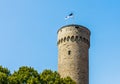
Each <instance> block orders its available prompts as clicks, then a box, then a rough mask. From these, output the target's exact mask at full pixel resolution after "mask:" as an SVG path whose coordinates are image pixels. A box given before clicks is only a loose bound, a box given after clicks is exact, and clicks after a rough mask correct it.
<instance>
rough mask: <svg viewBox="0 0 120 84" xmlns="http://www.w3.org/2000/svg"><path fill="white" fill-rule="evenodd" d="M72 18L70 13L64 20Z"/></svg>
mask: <svg viewBox="0 0 120 84" xmlns="http://www.w3.org/2000/svg"><path fill="white" fill-rule="evenodd" d="M72 17H73V13H70V14H69V15H68V16H66V17H65V20H67V19H69V18H72Z"/></svg>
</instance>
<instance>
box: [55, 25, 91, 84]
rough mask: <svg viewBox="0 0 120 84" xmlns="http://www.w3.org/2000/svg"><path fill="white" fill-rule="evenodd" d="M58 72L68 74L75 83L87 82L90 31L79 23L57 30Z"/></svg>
mask: <svg viewBox="0 0 120 84" xmlns="http://www.w3.org/2000/svg"><path fill="white" fill-rule="evenodd" d="M57 44H58V72H59V74H60V75H61V77H63V78H64V77H67V76H70V77H71V78H72V79H73V80H75V81H76V83H77V84H89V57H88V52H89V50H88V49H89V47H90V31H89V30H88V29H87V28H86V27H83V26H80V25H67V26H63V27H62V28H60V29H59V30H58V42H57Z"/></svg>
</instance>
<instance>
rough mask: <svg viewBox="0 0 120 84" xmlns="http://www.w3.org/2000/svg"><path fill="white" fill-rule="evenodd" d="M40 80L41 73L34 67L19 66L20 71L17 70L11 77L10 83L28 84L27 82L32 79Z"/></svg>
mask: <svg viewBox="0 0 120 84" xmlns="http://www.w3.org/2000/svg"><path fill="white" fill-rule="evenodd" d="M34 78H35V79H36V80H37V79H38V80H39V74H38V72H37V71H36V70H34V68H32V67H27V66H22V67H20V68H19V70H18V71H15V72H14V73H13V74H12V75H11V76H10V77H9V83H10V84H16V83H17V84H19V83H20V84H24V83H25V84H27V82H30V80H33V79H34Z"/></svg>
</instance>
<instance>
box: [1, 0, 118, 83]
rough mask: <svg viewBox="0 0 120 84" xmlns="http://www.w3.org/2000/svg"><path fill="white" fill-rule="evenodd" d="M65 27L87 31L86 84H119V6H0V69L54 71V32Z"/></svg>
mask: <svg viewBox="0 0 120 84" xmlns="http://www.w3.org/2000/svg"><path fill="white" fill-rule="evenodd" d="M70 12H73V13H74V19H72V20H71V19H70V20H68V21H67V22H66V21H65V20H64V17H65V16H66V15H68V14H69V13H70ZM71 23H74V24H80V25H84V26H86V27H88V28H89V29H90V31H91V47H90V50H89V66H90V70H89V74H90V79H89V80H90V84H119V83H120V44H119V43H120V1H119V0H0V65H2V66H4V67H8V68H9V69H10V70H11V72H13V71H14V70H18V68H19V67H20V66H24V65H25V66H32V67H34V68H35V69H36V70H38V71H39V72H41V71H43V70H44V69H52V70H57V58H58V56H57V44H56V43H57V30H58V29H59V28H60V27H62V26H64V25H66V24H71Z"/></svg>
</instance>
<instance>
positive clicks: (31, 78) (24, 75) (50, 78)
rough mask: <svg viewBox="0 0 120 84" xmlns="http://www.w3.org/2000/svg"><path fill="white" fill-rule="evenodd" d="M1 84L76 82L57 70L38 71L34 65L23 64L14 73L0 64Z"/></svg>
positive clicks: (67, 83)
mask: <svg viewBox="0 0 120 84" xmlns="http://www.w3.org/2000/svg"><path fill="white" fill-rule="evenodd" d="M0 84H76V83H75V82H74V81H73V80H72V79H71V78H70V77H66V78H61V77H60V75H59V73H58V72H57V71H52V70H47V69H46V70H44V71H43V72H41V73H38V72H37V70H35V69H34V68H32V67H28V66H22V67H20V68H19V69H18V70H17V71H14V73H13V74H11V73H10V70H8V69H7V68H5V67H2V66H0Z"/></svg>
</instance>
